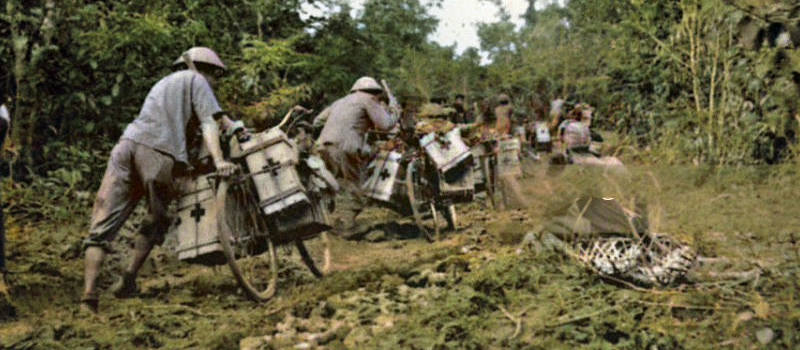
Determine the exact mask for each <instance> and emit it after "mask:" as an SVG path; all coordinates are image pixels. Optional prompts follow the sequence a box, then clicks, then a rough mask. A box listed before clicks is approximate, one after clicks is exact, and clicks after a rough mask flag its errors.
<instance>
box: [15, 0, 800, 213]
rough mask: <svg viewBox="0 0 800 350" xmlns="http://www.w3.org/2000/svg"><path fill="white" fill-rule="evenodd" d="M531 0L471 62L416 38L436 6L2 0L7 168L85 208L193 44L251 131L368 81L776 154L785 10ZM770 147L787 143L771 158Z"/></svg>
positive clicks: (696, 0)
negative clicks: (221, 75)
mask: <svg viewBox="0 0 800 350" xmlns="http://www.w3.org/2000/svg"><path fill="white" fill-rule="evenodd" d="M487 1H491V0H487ZM528 1H529V3H530V8H529V10H528V12H527V14H526V15H525V24H524V25H523V26H522V27H517V26H515V25H514V24H512V23H511V21H510V19H509V16H508V15H507V14H503V16H502V17H503V19H502V20H501V21H499V22H497V23H491V24H484V25H481V26H480V27H479V36H480V39H481V47H480V48H479V49H480V50H483V51H484V52H486V53H488V56H489V58H490V62H489V63H483V64H482V59H481V55H480V51H479V49H478V48H474V49H469V50H467V51H466V52H464V53H462V54H460V55H459V54H456V52H455V48H454V47H443V46H440V45H438V44H435V43H433V42H431V41H429V40H428V39H427V38H428V36H429V34H431V33H432V32H433V31H434V30H435V29H436V26H437V22H438V21H437V19H436V18H434V17H432V16H431V15H430V14H429V11H428V10H429V9H430V8H431V6H437V4H438V0H437V1H430V2H428V1H421V0H368V1H366V4H365V7H364V9H363V11H357V12H355V15H354V14H353V13H354V12H353V11H351V8H350V7H349V6H348V4H347V1H340V0H280V1H279V0H250V1H242V2H239V3H237V4H236V5H230V4H229V3H228V2H224V1H217V0H183V1H160V0H154V1H147V2H139V1H121V0H112V1H88V0H68V1H55V0H39V1H33V0H8V1H6V2H5V8H3V9H0V11H2V13H0V86H2V89H3V90H4V91H5V92H6V93H8V95H10V107H11V110H12V113H13V115H14V128H13V135H12V137H11V141H10V143H11V145H10V147H7V150H6V152H5V154H4V158H5V160H6V166H5V167H4V170H3V172H4V173H6V172H8V173H10V174H11V175H12V178H13V179H15V180H16V181H22V182H24V183H26V184H28V185H31V186H32V187H33V188H36V187H37V186H40V187H41V189H46V188H47V189H49V190H45V191H39V192H44V193H51V194H52V198H48V199H44V200H42V202H43V203H46V202H48V201H51V203H52V201H56V202H55V203H59V202H60V201H62V200H65V201H66V202H65V203H63V204H64V205H65V206H70V205H77V204H74V203H78V202H79V201H75V200H74V199H75V198H71V197H74V196H82V197H90V196H88V195H87V194H86V193H83V194H81V191H91V190H94V188H95V187H96V186H97V183H98V178H99V176H100V175H101V173H102V170H103V168H104V162H105V159H106V156H107V153H108V151H109V150H110V148H111V145H112V144H113V142H114V141H116V139H117V138H118V137H119V135H120V133H121V131H122V129H123V128H124V126H125V125H126V124H127V123H128V122H130V121H131V120H132V119H133V118H134V117H135V116H136V113H137V112H138V109H139V107H140V105H141V103H142V100H143V98H144V96H145V95H146V93H147V91H148V90H149V88H150V87H151V86H152V84H154V83H155V82H156V81H157V80H158V79H160V78H161V77H163V76H164V75H165V74H167V73H168V72H169V70H170V67H169V65H170V63H171V62H172V61H173V60H174V59H175V58H176V57H177V56H178V55H179V54H180V53H181V52H182V51H183V50H185V49H186V48H188V47H191V46H194V45H203V46H209V47H212V48H214V49H215V50H217V51H218V52H219V53H220V54H221V55H222V57H223V59H224V60H225V61H226V62H227V64H228V65H229V66H230V67H231V70H230V74H229V75H228V76H227V77H226V78H225V79H224V80H223V81H222V84H221V86H220V87H219V88H218V89H217V90H218V91H217V94H218V95H219V96H218V97H219V98H220V100H221V102H222V103H223V105H224V106H225V108H227V109H229V110H231V111H234V112H235V113H236V114H237V115H240V116H242V117H243V118H245V119H247V120H248V121H249V122H250V123H251V124H253V125H256V126H259V127H264V126H266V125H269V123H270V122H271V121H272V120H273V119H274V118H275V117H276V116H277V115H279V114H282V113H283V112H284V111H285V110H286V109H287V108H288V107H289V106H291V105H293V104H296V103H301V104H304V105H306V106H308V107H312V108H316V109H317V110H319V108H321V107H323V106H324V104H326V103H328V102H330V101H332V100H334V99H335V98H337V97H339V96H341V95H343V94H344V93H346V91H347V89H348V88H349V86H350V84H352V82H353V81H354V80H355V79H356V78H358V77H359V76H362V75H373V76H377V77H380V78H386V79H388V80H389V81H390V82H391V83H392V85H393V86H394V88H395V90H397V91H396V92H397V93H398V95H400V96H401V98H402V99H404V100H405V101H419V100H423V99H427V98H432V97H452V96H453V95H454V94H456V93H464V94H466V95H467V96H468V100H469V101H470V102H474V101H480V100H482V99H483V98H485V97H487V96H492V95H494V94H496V93H498V92H507V93H510V94H511V95H512V96H513V98H514V100H515V104H516V105H517V106H518V109H519V111H520V113H521V114H524V115H528V116H533V115H535V114H536V113H542V112H544V111H545V110H546V105H547V103H548V101H549V100H550V99H553V98H556V97H564V98H567V99H568V100H570V101H572V102H578V101H585V102H589V103H591V104H592V105H595V106H596V107H597V108H598V112H597V118H596V119H597V120H598V123H599V124H600V125H601V126H602V127H604V128H606V129H609V130H613V131H615V132H616V133H617V134H619V135H620V140H619V141H618V142H619V144H620V145H621V146H623V147H618V149H620V150H623V151H624V152H626V153H628V155H630V156H631V157H632V159H637V160H639V161H644V162H647V161H655V160H657V161H659V162H668V163H688V162H694V163H696V164H697V163H702V164H712V165H720V164H733V165H743V164H759V163H764V162H775V161H777V160H780V159H787V158H790V155H791V153H790V149H791V145H792V144H793V141H794V140H795V136H794V135H795V130H796V129H797V122H798V113H797V107H798V106H797V101H798V97H800V96H799V95H800V94H798V81H799V80H800V73H798V72H800V50H796V49H795V46H797V45H798V43H800V30H799V29H798V26H797V25H798V22H800V6H798V5H796V4H794V2H793V1H789V0H726V1H723V0H681V1H641V0H626V1H617V0H570V1H567V2H566V3H565V5H564V6H560V5H549V6H541V5H542V4H539V5H540V6H538V7H537V6H536V0H528ZM496 2H497V3H498V4H499V3H500V1H496ZM302 6H312V7H318V8H320V9H323V11H321V13H322V15H321V16H304V15H303V14H302V13H303V11H302V9H301V7H302ZM783 143H787V144H789V145H790V147H789V150H786V151H783V152H777V151H776V150H773V148H775V146H778V148H780V146H781V145H782V144H783ZM624 146H630V147H624ZM7 184H8V183H7ZM12 187H13V185H12ZM54 188H58V189H59V190H54ZM65 188H66V189H68V190H66V192H65V191H63V190H62V189H65ZM64 193H75V194H74V195H70V196H67V198H64V197H65V196H64Z"/></svg>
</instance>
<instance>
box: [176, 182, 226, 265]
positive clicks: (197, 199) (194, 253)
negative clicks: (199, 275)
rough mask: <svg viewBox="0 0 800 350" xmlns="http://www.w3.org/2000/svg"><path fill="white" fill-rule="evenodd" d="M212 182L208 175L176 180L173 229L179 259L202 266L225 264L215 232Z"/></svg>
mask: <svg viewBox="0 0 800 350" xmlns="http://www.w3.org/2000/svg"><path fill="white" fill-rule="evenodd" d="M214 181H215V180H214V178H213V177H212V174H206V175H201V176H198V177H195V178H182V179H181V180H179V185H180V186H179V187H180V188H181V193H182V195H181V196H180V198H179V199H178V201H177V203H178V205H177V209H178V210H177V218H176V219H175V221H174V227H173V229H174V232H175V233H176V235H177V238H178V248H177V253H178V259H179V260H181V261H186V262H189V263H196V264H202V265H219V264H224V263H225V255H224V254H223V252H222V246H221V245H220V242H219V236H218V235H217V227H216V225H217V218H216V215H215V214H216V210H215V196H214V194H215V192H214Z"/></svg>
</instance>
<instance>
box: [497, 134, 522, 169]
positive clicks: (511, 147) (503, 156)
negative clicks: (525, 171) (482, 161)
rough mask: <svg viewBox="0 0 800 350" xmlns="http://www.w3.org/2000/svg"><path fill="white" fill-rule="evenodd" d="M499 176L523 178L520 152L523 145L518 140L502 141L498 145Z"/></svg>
mask: <svg viewBox="0 0 800 350" xmlns="http://www.w3.org/2000/svg"><path fill="white" fill-rule="evenodd" d="M498 148H499V151H498V154H497V175H500V176H522V165H521V163H520V158H519V157H520V152H521V151H522V145H521V144H520V142H519V139H518V138H510V139H505V140H501V141H500V142H499V144H498Z"/></svg>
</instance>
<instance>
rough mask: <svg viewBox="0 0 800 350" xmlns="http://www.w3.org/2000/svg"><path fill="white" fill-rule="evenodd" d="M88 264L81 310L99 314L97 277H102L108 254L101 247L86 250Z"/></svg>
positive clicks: (84, 278)
mask: <svg viewBox="0 0 800 350" xmlns="http://www.w3.org/2000/svg"><path fill="white" fill-rule="evenodd" d="M85 255H86V263H85V268H84V277H83V283H84V285H83V297H81V308H85V309H88V311H91V312H97V297H98V296H97V277H98V276H100V268H101V267H102V265H103V259H104V258H105V256H106V252H105V251H104V250H103V248H101V247H88V248H86V252H85Z"/></svg>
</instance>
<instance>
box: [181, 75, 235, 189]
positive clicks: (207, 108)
mask: <svg viewBox="0 0 800 350" xmlns="http://www.w3.org/2000/svg"><path fill="white" fill-rule="evenodd" d="M195 78H196V80H195V81H194V84H192V105H193V107H194V110H195V114H197V118H198V119H199V120H200V129H201V130H202V131H203V141H205V144H206V148H207V149H208V153H209V154H211V158H212V159H213V160H214V166H215V167H216V168H217V171H219V172H220V173H221V174H222V175H224V176H227V175H231V174H232V173H233V172H234V171H235V170H236V165H235V164H233V163H231V162H229V161H226V160H225V158H224V157H223V154H222V147H220V141H219V126H218V125H217V122H216V121H214V115H215V114H216V113H218V112H220V111H221V108H220V107H219V103H218V102H217V98H216V97H215V96H214V92H213V91H212V90H211V86H210V85H209V84H208V81H206V80H205V78H204V77H203V76H202V75H200V74H197V75H196V76H195ZM222 123H223V125H225V126H226V127H229V126H231V125H232V124H233V122H232V121H231V120H230V119H229V118H227V117H225V116H223V118H222Z"/></svg>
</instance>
